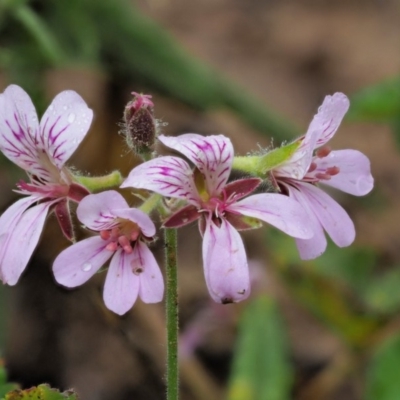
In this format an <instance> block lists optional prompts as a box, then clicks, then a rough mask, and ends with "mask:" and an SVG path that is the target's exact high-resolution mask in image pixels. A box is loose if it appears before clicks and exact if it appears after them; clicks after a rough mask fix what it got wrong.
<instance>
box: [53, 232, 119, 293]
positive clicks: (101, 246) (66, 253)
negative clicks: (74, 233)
mask: <svg viewBox="0 0 400 400" xmlns="http://www.w3.org/2000/svg"><path fill="white" fill-rule="evenodd" d="M107 244H108V242H107V241H104V240H103V239H102V238H101V237H99V236H93V237H90V238H88V239H84V240H81V241H80V242H78V243H75V244H73V245H72V246H69V247H67V248H66V249H65V250H63V251H62V252H61V253H60V254H59V255H58V256H57V258H56V259H55V260H54V263H53V272H54V277H55V279H56V281H57V282H58V283H59V284H61V285H63V286H66V287H70V288H72V287H76V286H79V285H82V284H83V283H85V282H86V281H88V280H89V279H90V278H91V277H92V276H93V275H94V274H95V273H96V272H97V271H98V270H99V269H100V268H101V267H102V266H103V265H104V264H105V263H106V262H107V260H108V259H109V258H110V257H111V256H112V255H113V252H112V251H109V250H107V249H106V246H107Z"/></svg>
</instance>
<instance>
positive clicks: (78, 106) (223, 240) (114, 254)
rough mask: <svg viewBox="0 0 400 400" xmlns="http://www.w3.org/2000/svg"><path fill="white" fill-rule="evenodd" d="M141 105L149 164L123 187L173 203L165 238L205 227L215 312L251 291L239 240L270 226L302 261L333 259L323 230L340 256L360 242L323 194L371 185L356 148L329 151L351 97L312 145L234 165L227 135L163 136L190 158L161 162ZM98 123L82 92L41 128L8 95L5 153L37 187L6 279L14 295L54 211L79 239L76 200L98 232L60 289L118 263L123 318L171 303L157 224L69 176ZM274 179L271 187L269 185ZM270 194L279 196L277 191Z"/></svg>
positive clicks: (1, 139)
mask: <svg viewBox="0 0 400 400" xmlns="http://www.w3.org/2000/svg"><path fill="white" fill-rule="evenodd" d="M133 95H134V99H133V100H132V101H131V102H130V103H128V105H127V107H126V108H125V113H124V124H125V125H124V126H125V132H124V133H125V134H126V135H128V134H129V135H130V136H129V138H127V140H128V141H129V143H130V145H131V147H132V148H133V149H135V151H137V152H138V153H139V154H140V155H143V157H144V158H146V160H147V161H145V162H143V163H142V164H140V165H139V166H137V167H136V168H134V169H133V170H132V171H131V172H130V174H129V176H128V177H127V178H126V179H125V180H124V182H123V183H122V185H120V187H121V189H124V188H134V189H145V190H147V191H149V192H155V193H156V194H158V195H160V196H162V197H164V198H167V199H171V200H170V201H168V202H163V203H160V202H154V206H155V208H156V207H157V204H158V205H159V206H160V207H161V208H162V213H160V215H162V226H163V227H164V228H179V227H182V226H184V225H187V224H189V223H192V222H194V221H197V222H198V226H199V231H200V235H201V237H202V240H203V245H202V255H203V266H204V276H205V282H206V285H207V287H208V290H209V293H210V295H211V297H212V298H213V299H214V300H215V301H216V302H219V303H231V302H238V301H241V300H243V299H245V298H246V297H248V295H249V293H250V278H249V271H248V263H247V256H246V252H245V247H244V244H243V241H242V239H241V237H240V234H239V231H242V230H246V229H254V228H259V227H260V226H261V222H266V223H268V224H270V225H272V226H274V227H275V228H278V229H280V230H281V231H283V232H284V233H286V234H288V235H290V236H292V237H294V238H295V240H296V243H297V246H298V249H299V253H300V256H301V258H303V259H309V258H314V257H317V256H319V255H320V254H322V253H323V252H324V250H325V248H326V238H325V234H324V230H325V231H326V232H327V233H328V234H329V236H330V237H331V238H332V240H333V241H334V242H335V243H336V244H337V245H338V246H341V247H342V246H348V245H349V244H351V243H352V242H353V240H354V237H355V229H354V225H353V222H352V221H351V219H350V217H349V216H348V215H347V213H346V212H345V211H344V209H343V208H342V207H341V206H340V205H339V204H338V203H337V202H336V201H335V200H333V199H332V198H331V197H330V196H329V195H328V194H326V193H325V192H324V191H323V190H322V189H321V188H320V187H319V184H320V183H323V184H327V185H330V186H332V187H334V188H338V189H340V190H343V191H345V192H347V193H350V194H354V195H357V196H361V195H365V194H367V193H368V192H369V191H370V190H371V189H372V187H373V178H372V176H371V172H370V164H369V160H368V158H367V157H366V156H365V155H363V154H362V153H360V152H358V151H356V150H340V151H331V150H330V149H329V148H328V147H327V146H326V143H327V142H328V141H329V140H330V139H331V138H332V136H333V135H334V134H335V132H336V130H337V128H338V126H339V124H340V122H341V120H342V118H343V116H344V114H345V113H346V111H347V109H348V107H349V102H348V99H347V97H346V96H345V95H343V94H341V93H336V94H334V95H333V96H327V97H326V99H325V101H324V103H323V104H322V106H321V107H320V109H319V111H318V113H317V115H316V116H315V117H314V119H313V121H312V122H311V124H310V127H309V129H308V131H307V133H306V134H305V135H304V136H302V137H300V138H299V139H297V140H296V141H294V142H292V143H290V144H289V145H286V146H283V147H282V148H279V149H275V150H273V151H272V152H268V153H266V154H263V155H259V156H248V157H235V154H234V150H233V146H232V143H231V141H230V139H229V138H227V137H226V136H223V135H212V136H206V137H205V136H201V135H198V134H194V133H189V134H184V135H181V136H178V137H169V136H165V135H160V136H159V137H158V138H157V139H158V140H159V141H160V142H161V143H162V144H163V145H165V146H166V147H168V148H170V149H172V150H175V151H176V152H178V153H180V155H181V156H161V157H155V156H154V154H153V153H151V152H152V149H153V145H154V141H155V140H156V137H155V136H156V134H157V132H156V123H155V119H154V117H153V106H154V105H153V103H152V101H151V100H150V96H147V95H140V94H137V93H133ZM92 115H93V114H92V111H91V110H90V109H89V108H88V107H87V105H86V104H85V102H84V101H83V100H82V99H81V97H80V96H79V95H78V94H76V93H75V92H73V91H65V92H62V93H60V94H59V95H58V96H56V97H55V99H54V100H53V102H52V103H51V105H50V106H49V108H48V109H47V111H46V112H45V114H44V115H43V117H42V119H41V122H40V124H39V122H38V118H37V115H36V111H35V108H34V106H33V104H32V102H31V100H30V98H29V96H28V95H27V94H26V93H25V92H24V91H23V90H22V89H21V88H19V87H18V86H15V85H12V86H9V87H8V88H7V89H6V90H5V91H4V93H3V94H1V95H0V150H1V151H2V152H3V154H4V155H5V156H6V157H8V158H9V159H10V160H11V161H12V162H14V163H15V164H17V165H18V166H19V167H21V168H23V169H24V170H25V171H26V172H27V174H28V181H27V182H24V181H21V182H20V183H19V184H18V185H17V188H18V190H17V192H18V193H20V194H23V195H26V196H27V197H24V198H22V199H20V200H18V201H17V202H16V203H15V204H13V205H12V206H11V207H9V208H8V209H7V210H6V211H5V212H4V213H3V215H2V216H1V217H0V278H1V280H2V281H3V282H4V283H6V284H9V285H14V284H16V283H17V281H18V279H19V278H20V276H21V274H22V272H23V270H24V269H25V267H26V265H27V263H28V261H29V259H30V257H31V255H32V253H33V251H34V249H35V247H36V245H37V243H38V241H39V238H40V234H41V232H42V230H43V226H44V223H45V220H46V217H47V215H48V214H49V212H54V214H55V215H56V217H57V219H58V221H59V224H60V227H61V230H62V232H63V233H64V235H65V236H66V237H67V238H68V239H70V240H72V241H74V231H73V227H72V223H71V216H70V209H69V201H74V202H76V203H79V204H78V207H77V211H76V213H77V217H78V219H79V221H80V222H81V223H82V224H83V225H84V226H85V227H86V228H87V229H88V230H89V231H91V232H94V233H96V234H95V235H93V236H90V237H88V238H86V239H84V240H82V241H79V242H77V243H73V244H72V246H70V247H68V248H67V249H65V250H64V251H63V252H62V253H61V254H60V255H59V256H58V257H57V258H56V260H55V261H54V265H53V271H54V275H55V279H56V281H57V282H58V283H60V284H61V285H63V286H66V287H70V288H72V287H76V286H79V285H81V284H83V283H85V282H86V281H87V280H89V279H90V278H91V277H92V276H93V275H94V274H95V273H96V272H97V271H98V270H99V269H100V268H101V267H102V266H104V265H106V264H107V263H108V261H109V260H110V261H109V267H108V272H107V277H106V281H105V285H104V302H105V304H106V306H107V307H108V308H109V309H110V310H112V311H114V312H116V313H117V314H124V313H126V312H127V311H128V310H129V309H130V308H131V307H132V305H133V304H134V303H135V301H136V299H137V297H140V298H141V300H142V301H143V302H145V303H154V302H159V301H161V300H162V297H163V292H164V283H163V277H162V273H161V271H160V268H159V266H158V264H157V261H156V259H155V258H154V256H153V254H152V252H151V251H150V249H149V248H148V244H150V243H151V242H152V241H153V240H154V238H155V235H156V227H155V225H154V223H153V221H152V219H151V218H150V216H149V213H150V211H153V209H147V208H146V207H140V208H139V209H137V208H132V207H130V206H129V205H128V204H127V202H126V201H125V199H124V198H123V197H122V195H121V194H120V193H118V192H116V191H114V190H106V189H109V188H108V187H104V188H103V191H101V192H100V193H97V194H91V193H90V190H89V189H88V188H87V187H85V186H83V185H82V183H81V182H83V181H82V180H80V179H78V177H77V176H75V175H74V174H73V173H72V172H71V170H70V169H68V168H67V167H66V165H65V163H66V161H67V160H68V159H69V157H70V156H71V155H72V153H73V152H74V151H75V150H76V148H77V146H78V145H79V143H80V142H81V141H82V140H83V139H84V137H85V135H86V133H87V131H88V129H89V126H90V123H91V120H92ZM277 155H278V157H277ZM183 157H184V158H183ZM149 158H150V159H149ZM272 159H273V160H275V161H274V162H271V160H272ZM276 160H279V161H278V162H277V161H276ZM232 168H238V169H241V170H242V172H245V173H247V177H245V178H243V179H239V180H233V181H231V180H230V176H231V170H232ZM88 179H89V178H88ZM265 180H267V181H268V182H270V183H271V185H260V184H261V183H262V182H263V181H265ZM119 183H120V182H119ZM265 187H274V191H273V192H271V193H268V192H266V190H265ZM166 214H167V215H166ZM22 250H23V251H22Z"/></svg>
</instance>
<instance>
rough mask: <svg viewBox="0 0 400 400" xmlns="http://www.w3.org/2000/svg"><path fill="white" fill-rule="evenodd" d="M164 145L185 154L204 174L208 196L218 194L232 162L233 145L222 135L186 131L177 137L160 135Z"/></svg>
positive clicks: (225, 180)
mask: <svg viewBox="0 0 400 400" xmlns="http://www.w3.org/2000/svg"><path fill="white" fill-rule="evenodd" d="M158 139H159V140H160V141H161V142H162V143H164V144H165V145H166V146H168V147H170V148H172V149H174V150H176V151H179V152H180V153H182V154H183V155H185V156H186V157H187V158H188V159H189V160H190V161H192V162H193V164H194V165H195V166H196V167H197V168H198V169H199V171H200V172H201V173H202V174H203V175H204V178H205V181H206V184H207V189H208V193H209V195H210V196H218V195H219V194H220V193H221V191H222V189H223V188H224V186H225V184H226V182H227V181H228V178H229V174H230V172H231V168H232V162H233V146H232V143H231V141H230V139H228V138H227V137H225V136H223V135H214V136H205V137H204V136H201V135H198V134H196V133H187V134H185V135H180V136H177V137H172V136H164V135H160V136H159V138H158Z"/></svg>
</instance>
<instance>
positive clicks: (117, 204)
mask: <svg viewBox="0 0 400 400" xmlns="http://www.w3.org/2000/svg"><path fill="white" fill-rule="evenodd" d="M124 208H129V206H128V203H127V202H126V201H125V199H124V198H123V197H122V195H121V194H119V193H118V192H116V191H115V190H107V191H105V192H101V193H97V194H89V195H88V196H86V197H84V198H83V199H82V200H81V202H80V203H79V205H78V208H77V210H76V214H77V216H78V219H79V221H81V222H82V223H83V224H84V225H85V226H87V227H88V228H89V229H92V230H94V231H101V230H104V229H110V228H111V227H113V226H114V225H115V224H116V222H115V218H116V214H115V213H114V210H115V209H124Z"/></svg>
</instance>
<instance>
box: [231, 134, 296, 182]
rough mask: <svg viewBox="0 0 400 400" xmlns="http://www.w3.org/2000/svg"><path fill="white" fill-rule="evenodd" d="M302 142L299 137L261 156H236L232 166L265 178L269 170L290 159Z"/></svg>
mask: <svg viewBox="0 0 400 400" xmlns="http://www.w3.org/2000/svg"><path fill="white" fill-rule="evenodd" d="M300 144H301V139H297V140H295V141H294V142H291V143H288V144H286V145H283V146H281V147H277V148H276V149H273V150H271V151H269V152H268V153H266V154H263V155H261V156H245V157H235V158H234V159H233V166H232V168H233V169H237V170H240V171H244V172H247V173H249V174H251V175H255V176H259V177H261V178H265V175H266V173H267V172H268V171H271V170H273V169H274V168H277V167H279V166H280V165H282V164H284V163H285V162H286V161H288V160H289V159H290V158H291V157H292V156H293V154H294V153H295V152H296V150H297V149H298V148H299V147H300Z"/></svg>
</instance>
